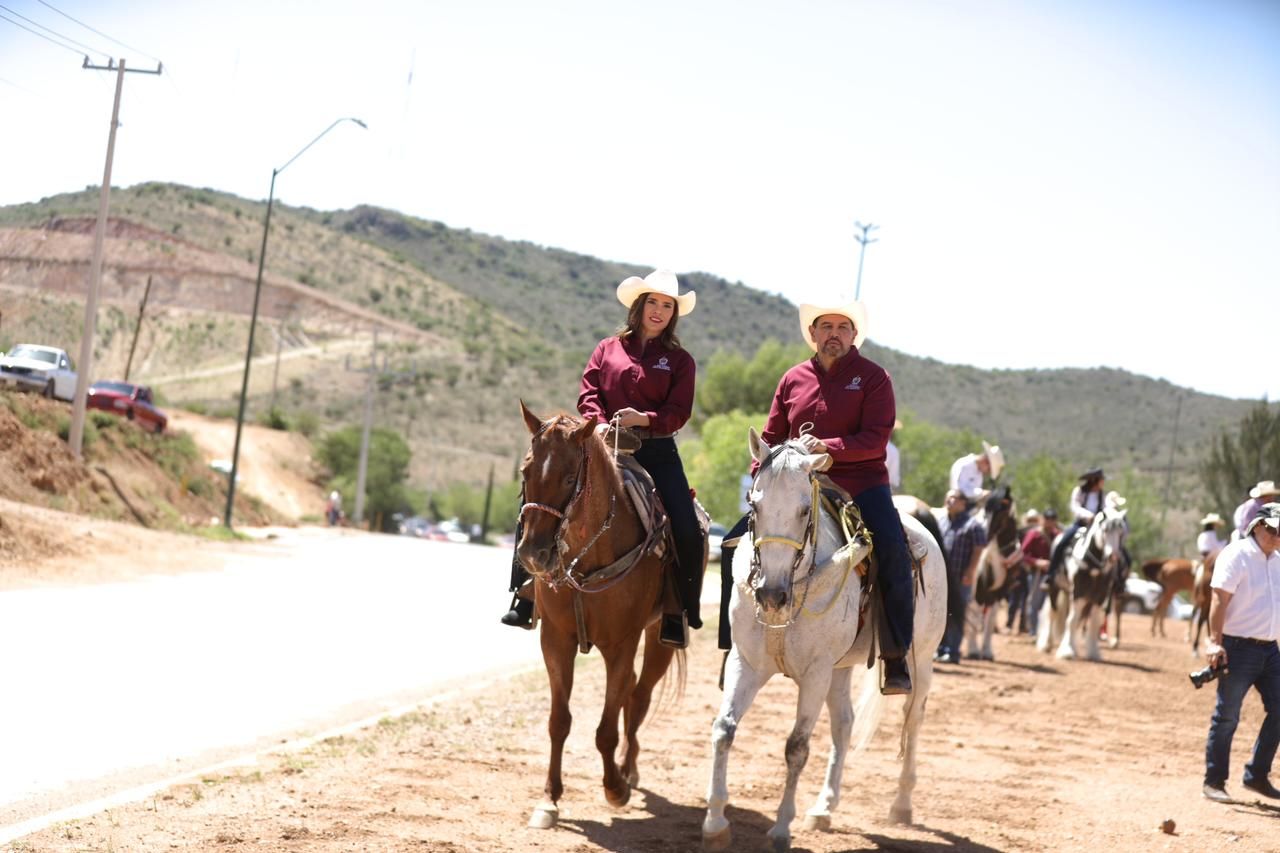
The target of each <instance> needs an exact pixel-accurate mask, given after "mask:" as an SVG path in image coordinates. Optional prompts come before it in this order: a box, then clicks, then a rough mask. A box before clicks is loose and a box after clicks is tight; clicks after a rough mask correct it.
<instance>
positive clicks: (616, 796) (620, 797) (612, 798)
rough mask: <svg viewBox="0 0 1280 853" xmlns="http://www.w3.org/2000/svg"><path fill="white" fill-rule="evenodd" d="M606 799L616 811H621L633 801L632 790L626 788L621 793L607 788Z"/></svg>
mask: <svg viewBox="0 0 1280 853" xmlns="http://www.w3.org/2000/svg"><path fill="white" fill-rule="evenodd" d="M604 798H605V799H606V800H608V801H609V805H611V806H613V807H614V808H615V809H620V808H622V807H623V806H625V805H626V804H627V803H628V802H629V801H630V800H631V788H630V787H626V788H623V789H622V790H621V791H610V790H609V789H608V788H605V789H604Z"/></svg>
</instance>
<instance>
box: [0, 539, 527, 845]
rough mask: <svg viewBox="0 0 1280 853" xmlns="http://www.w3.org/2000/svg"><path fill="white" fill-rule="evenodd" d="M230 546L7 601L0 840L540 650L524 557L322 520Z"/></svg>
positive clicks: (3, 611) (1, 609) (0, 636)
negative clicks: (70, 810)
mask: <svg viewBox="0 0 1280 853" xmlns="http://www.w3.org/2000/svg"><path fill="white" fill-rule="evenodd" d="M234 550H237V551H241V552H242V553H239V554H237V555H236V556H235V557H234V558H232V559H228V561H227V563H226V565H225V567H224V568H223V569H222V570H220V571H216V572H193V573H187V574H173V575H156V576H152V577H148V578H145V579H142V580H138V581H133V582H125V583H112V584H100V585H93V586H85V587H77V588H41V589H31V590H17V591H10V592H3V593H0V649H3V652H2V654H3V660H4V665H3V667H0V685H3V692H2V693H0V697H2V698H0V756H2V758H0V832H3V829H4V827H6V826H9V825H11V824H15V823H17V822H18V821H21V820H26V819H31V818H35V817H38V816H39V815H41V814H47V813H49V812H53V811H54V810H56V809H60V808H66V807H68V806H70V805H73V804H74V803H77V802H83V801H84V800H87V799H91V798H93V797H101V796H106V795H108V794H110V793H112V792H113V791H117V790H119V789H121V788H125V787H131V786H136V785H139V784H143V783H145V782H148V781H155V780H160V779H165V778H170V777H173V776H175V775H180V774H181V773H183V772H190V771H194V770H197V769H198V768H201V767H204V766H207V765H209V764H212V763H213V762H215V761H219V760H225V759H227V758H230V757H232V756H235V755H242V754H245V753H249V752H253V751H254V750H257V749H262V748H264V747H265V746H268V745H270V744H275V743H279V742H281V741H282V740H287V739H290V738H295V737H299V736H305V735H309V734H315V733H317V732H319V731H323V730H325V729H327V728H330V727H333V726H336V725H340V724H342V723H344V722H350V721H352V720H357V719H361V718H365V717H368V716H370V715H376V714H379V713H382V712H383V711H385V710H387V709H389V708H393V707H398V706H401V705H404V704H406V703H412V702H416V701H420V700H422V699H424V698H426V697H428V696H429V695H431V694H432V693H433V692H439V691H441V690H444V689H447V687H448V685H449V684H450V682H460V681H461V680H463V679H464V678H465V679H467V680H474V679H475V678H477V677H482V676H484V675H497V674H499V673H505V672H510V671H512V670H515V669H522V668H525V667H528V666H532V665H534V664H536V663H537V662H539V661H540V660H541V657H540V653H539V650H538V641H537V635H536V633H534V632H524V631H515V630H513V629H511V628H507V627H505V626H502V625H501V624H499V623H498V621H497V617H498V616H499V615H501V611H502V608H503V605H504V604H505V603H506V599H505V598H504V594H503V590H504V589H505V588H506V582H507V572H508V567H509V565H510V559H511V558H510V553H511V552H510V551H505V550H500V549H495V548H488V547H480V546H471V545H461V544H452V543H442V542H426V541H422V540H415V539H408V538H404V537H393V536H372V535H368V534H360V533H354V532H351V531H332V530H324V529H315V528H311V529H305V528H304V529H299V530H286V531H280V535H279V537H278V538H275V539H271V540H266V541H262V542H257V543H246V544H245V545H243V547H242V548H238V549H234ZM160 556H162V555H160Z"/></svg>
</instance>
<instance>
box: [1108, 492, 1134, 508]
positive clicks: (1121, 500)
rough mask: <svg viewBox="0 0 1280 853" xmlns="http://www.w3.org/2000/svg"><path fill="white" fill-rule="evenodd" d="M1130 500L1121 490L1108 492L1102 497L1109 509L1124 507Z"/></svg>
mask: <svg viewBox="0 0 1280 853" xmlns="http://www.w3.org/2000/svg"><path fill="white" fill-rule="evenodd" d="M1128 502H1129V501H1128V499H1126V498H1125V497H1124V495H1122V494H1120V493H1119V492H1115V491H1112V492H1107V496H1106V497H1105V498H1103V499H1102V503H1103V505H1104V506H1106V508H1107V509H1116V510H1120V509H1124V505H1125V504H1127V503H1128Z"/></svg>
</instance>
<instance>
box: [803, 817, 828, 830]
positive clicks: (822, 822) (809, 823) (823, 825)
mask: <svg viewBox="0 0 1280 853" xmlns="http://www.w3.org/2000/svg"><path fill="white" fill-rule="evenodd" d="M804 828H805V829H806V830H810V831H813V830H816V831H818V832H827V831H829V830H830V829H831V815H829V814H807V815H805V816H804Z"/></svg>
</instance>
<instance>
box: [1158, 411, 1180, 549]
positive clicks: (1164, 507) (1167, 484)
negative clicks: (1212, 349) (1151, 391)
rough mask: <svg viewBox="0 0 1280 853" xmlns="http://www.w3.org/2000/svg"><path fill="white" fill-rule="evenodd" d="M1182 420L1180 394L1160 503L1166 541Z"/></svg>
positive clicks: (1174, 412) (1162, 527)
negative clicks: (1162, 496) (1165, 522)
mask: <svg viewBox="0 0 1280 853" xmlns="http://www.w3.org/2000/svg"><path fill="white" fill-rule="evenodd" d="M1181 418H1182V393H1181V392H1179V393H1178V407H1177V408H1176V409H1174V410H1173V443H1172V444H1170V445H1169V468H1168V470H1167V471H1166V472H1165V475H1164V500H1162V501H1160V538H1161V539H1162V540H1163V539H1164V517H1165V514H1166V513H1167V512H1168V511H1169V490H1170V488H1171V487H1172V486H1173V456H1174V454H1175V453H1177V452H1178V421H1179V420H1180V419H1181Z"/></svg>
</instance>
